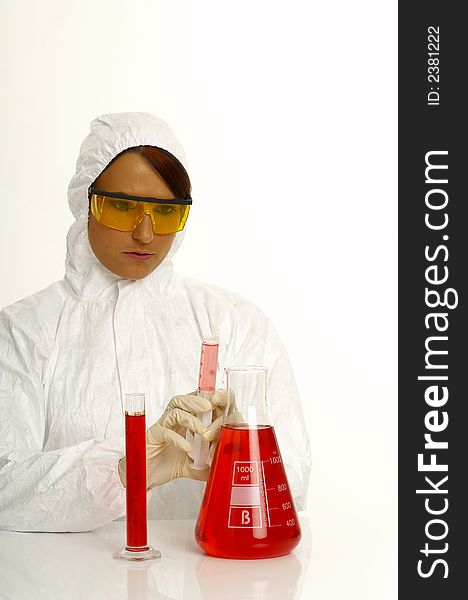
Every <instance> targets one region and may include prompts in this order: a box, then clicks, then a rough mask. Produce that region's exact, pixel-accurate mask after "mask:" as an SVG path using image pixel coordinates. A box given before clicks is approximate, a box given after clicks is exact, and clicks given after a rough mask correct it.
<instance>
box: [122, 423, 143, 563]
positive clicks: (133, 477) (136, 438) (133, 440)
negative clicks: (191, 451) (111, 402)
mask: <svg viewBox="0 0 468 600" xmlns="http://www.w3.org/2000/svg"><path fill="white" fill-rule="evenodd" d="M125 452H126V471H127V473H126V478H127V550H129V551H130V552H132V551H137V552H139V551H141V550H148V545H147V541H148V540H147V528H146V426H145V415H144V413H143V414H141V415H139V414H135V415H129V414H128V413H125Z"/></svg>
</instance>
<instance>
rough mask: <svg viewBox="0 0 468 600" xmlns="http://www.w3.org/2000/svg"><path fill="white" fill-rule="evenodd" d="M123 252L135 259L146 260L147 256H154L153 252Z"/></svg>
mask: <svg viewBox="0 0 468 600" xmlns="http://www.w3.org/2000/svg"><path fill="white" fill-rule="evenodd" d="M124 254H126V255H127V256H130V258H133V259H135V260H148V259H149V258H151V257H152V256H154V254H143V253H139V252H124Z"/></svg>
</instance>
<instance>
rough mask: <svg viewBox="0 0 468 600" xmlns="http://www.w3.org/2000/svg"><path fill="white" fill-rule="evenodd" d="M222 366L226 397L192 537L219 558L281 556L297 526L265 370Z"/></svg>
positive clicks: (294, 538) (293, 540) (292, 544)
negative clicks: (218, 433)
mask: <svg viewBox="0 0 468 600" xmlns="http://www.w3.org/2000/svg"><path fill="white" fill-rule="evenodd" d="M225 371H226V375H227V389H228V398H229V402H228V405H227V406H226V409H225V412H224V417H223V425H222V427H221V432H220V435H219V439H218V443H217V446H216V451H215V454H214V457H213V461H212V464H211V471H210V477H209V479H208V482H207V485H206V488H205V495H204V497H203V501H202V504H201V507H200V512H199V515H198V520H197V524H196V527H195V539H196V541H197V543H198V545H199V546H200V547H201V548H202V549H203V550H204V551H205V552H206V553H207V554H210V555H212V556H218V557H221V558H235V559H244V558H245V559H252V558H272V557H274V556H282V555H284V554H288V553H289V552H291V551H292V550H293V548H295V546H296V545H297V544H298V543H299V540H300V537H301V531H300V527H299V520H298V518H297V514H296V509H295V507H294V502H293V499H292V496H291V492H290V489H289V485H288V480H287V477H286V473H285V470H284V467H283V463H282V459H281V454H280V451H279V447H278V442H277V440H276V435H275V430H274V428H273V424H272V422H271V419H270V415H269V411H268V407H267V399H266V383H267V375H268V369H267V368H266V367H259V366H252V367H251V366H249V367H232V368H229V369H225Z"/></svg>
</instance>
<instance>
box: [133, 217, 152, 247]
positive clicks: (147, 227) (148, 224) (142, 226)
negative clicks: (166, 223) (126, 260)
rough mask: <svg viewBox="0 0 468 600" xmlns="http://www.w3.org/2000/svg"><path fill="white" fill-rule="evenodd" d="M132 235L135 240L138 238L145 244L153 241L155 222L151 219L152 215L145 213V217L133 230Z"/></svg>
mask: <svg viewBox="0 0 468 600" xmlns="http://www.w3.org/2000/svg"><path fill="white" fill-rule="evenodd" d="M132 237H133V239H134V240H138V241H140V242H143V243H144V244H147V243H148V242H152V241H153V239H154V233H153V222H152V221H151V217H150V216H149V215H145V216H144V217H143V219H142V220H141V221H140V222H139V223H138V225H137V226H136V227H135V229H134V230H133V235H132Z"/></svg>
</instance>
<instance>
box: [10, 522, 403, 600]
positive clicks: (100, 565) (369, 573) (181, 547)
mask: <svg viewBox="0 0 468 600" xmlns="http://www.w3.org/2000/svg"><path fill="white" fill-rule="evenodd" d="M300 521H301V528H302V539H301V542H300V544H299V545H298V546H297V547H296V549H295V550H294V551H293V552H292V553H291V554H289V555H287V556H283V557H279V558H272V559H267V560H226V559H220V558H213V557H209V556H207V555H205V554H204V553H203V552H202V550H201V549H200V548H199V546H198V545H197V544H196V542H195V539H194V535H193V532H194V526H195V521H194V520H183V521H149V522H148V543H149V544H151V545H152V546H153V547H154V548H157V549H158V550H160V551H161V553H162V557H161V559H158V560H155V561H148V562H145V563H142V564H135V563H128V562H125V561H118V560H115V559H113V557H112V555H113V553H114V552H115V551H116V550H120V549H121V548H122V546H123V545H124V544H125V522H124V521H115V522H113V523H111V524H109V525H106V526H105V527H101V528H99V529H96V530H95V531H91V532H87V533H19V532H10V531H0V599H1V600H10V599H14V600H23V599H28V600H30V599H32V598H34V600H41V599H44V600H56V599H57V600H62V599H63V600H65V599H66V600H74V599H80V600H81V599H83V600H93V599H96V600H104V599H106V598H109V599H112V600H119V599H125V600H143V599H151V600H153V599H160V600H162V599H163V598H164V599H171V600H199V599H202V600H228V599H229V600H293V599H294V600H299V599H301V600H302V599H304V600H305V599H307V600H311V599H312V598H313V599H314V600H328V599H333V600H338V599H339V600H343V599H345V598H346V600H350V599H355V598H356V599H358V598H359V599H360V600H363V599H367V598H369V599H370V598H372V599H374V598H376V597H378V598H379V600H380V599H383V598H390V597H394V596H393V593H391V588H392V586H391V585H390V586H389V585H388V583H389V581H388V579H387V580H386V577H385V575H387V576H388V569H386V567H385V559H386V558H388V556H387V557H385V556H383V555H382V554H381V553H376V552H375V549H373V548H372V545H371V544H369V540H366V538H365V536H364V537H363V536H360V537H357V536H356V531H355V530H354V531H353V530H350V531H345V530H344V529H346V528H343V527H342V526H341V527H339V528H338V529H337V531H340V532H341V534H340V535H339V536H337V533H336V531H335V532H334V533H333V527H332V526H330V523H328V524H326V523H323V526H324V527H323V529H322V528H321V527H320V526H319V523H318V522H316V521H314V523H313V530H314V544H312V534H311V527H310V524H309V518H308V517H307V515H306V514H305V513H302V514H300ZM316 524H317V526H316ZM340 542H341V543H340ZM353 549H354V552H352V550H353ZM382 561H384V562H383V563H382Z"/></svg>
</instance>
